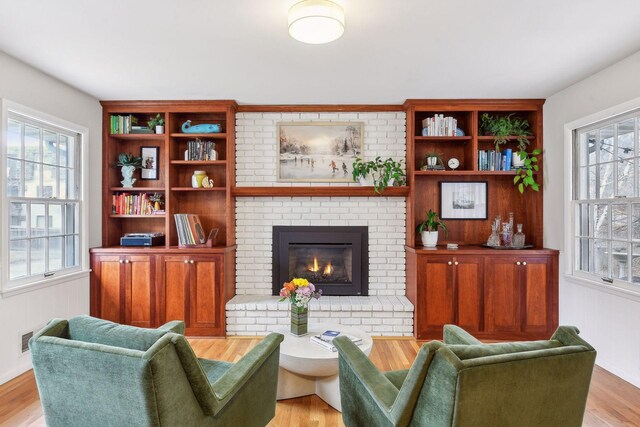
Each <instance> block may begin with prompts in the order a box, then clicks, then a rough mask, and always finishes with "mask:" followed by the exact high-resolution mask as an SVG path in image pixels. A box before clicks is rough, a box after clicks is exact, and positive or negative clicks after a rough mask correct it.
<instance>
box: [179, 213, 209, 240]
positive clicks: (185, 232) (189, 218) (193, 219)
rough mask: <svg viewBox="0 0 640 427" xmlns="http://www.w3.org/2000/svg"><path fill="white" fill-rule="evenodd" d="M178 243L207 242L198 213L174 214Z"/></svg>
mask: <svg viewBox="0 0 640 427" xmlns="http://www.w3.org/2000/svg"><path fill="white" fill-rule="evenodd" d="M174 218H175V220H176V229H177V230H178V243H179V244H180V245H198V244H203V243H206V242H207V236H206V235H205V234H204V229H203V228H202V223H201V222H200V218H199V217H198V215H194V214H175V215H174Z"/></svg>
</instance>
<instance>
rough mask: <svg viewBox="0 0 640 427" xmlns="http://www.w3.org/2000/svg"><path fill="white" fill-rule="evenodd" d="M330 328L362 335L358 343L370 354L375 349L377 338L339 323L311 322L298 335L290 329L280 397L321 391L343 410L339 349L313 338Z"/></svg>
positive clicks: (282, 360) (283, 357) (283, 347)
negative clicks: (317, 342)
mask: <svg viewBox="0 0 640 427" xmlns="http://www.w3.org/2000/svg"><path fill="white" fill-rule="evenodd" d="M326 330H333V331H340V332H341V333H344V334H349V335H354V336H357V337H359V338H362V343H361V344H360V345H359V346H358V347H360V349H361V350H362V351H363V352H364V354H366V355H367V356H368V355H369V353H371V348H372V347H373V340H372V339H371V336H370V335H369V334H367V333H366V332H364V331H362V330H360V329H357V328H353V327H349V326H344V325H338V324H331V323H310V324H309V333H308V334H307V335H304V336H301V337H296V336H294V335H292V334H291V333H290V332H289V329H288V328H287V329H286V330H284V329H280V330H277V331H275V332H280V333H282V334H284V341H282V343H281V344H280V370H279V374H278V400H281V399H291V398H294V397H300V396H308V395H310V394H317V395H318V396H319V397H320V398H321V399H322V400H324V401H325V402H327V403H328V404H329V405H331V406H332V407H334V408H335V409H337V410H338V411H342V406H341V404H340V382H339V379H338V352H337V351H336V352H333V351H330V350H327V349H325V348H323V347H321V346H319V345H317V344H314V343H312V342H311V341H310V338H311V337H312V336H313V335H320V334H321V333H323V332H324V331H326Z"/></svg>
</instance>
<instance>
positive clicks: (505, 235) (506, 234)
mask: <svg viewBox="0 0 640 427" xmlns="http://www.w3.org/2000/svg"><path fill="white" fill-rule="evenodd" d="M512 239H513V231H512V230H511V229H510V228H509V223H508V222H503V223H502V231H501V232H500V240H501V242H500V243H501V246H504V247H507V248H510V247H512V246H513V240H512Z"/></svg>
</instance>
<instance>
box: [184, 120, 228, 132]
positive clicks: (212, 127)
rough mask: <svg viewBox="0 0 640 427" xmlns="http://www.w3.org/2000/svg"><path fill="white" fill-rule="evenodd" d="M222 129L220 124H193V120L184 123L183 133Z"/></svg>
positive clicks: (218, 130)
mask: <svg viewBox="0 0 640 427" xmlns="http://www.w3.org/2000/svg"><path fill="white" fill-rule="evenodd" d="M221 130H222V128H221V127H220V125H219V124H214V125H212V124H200V125H194V126H191V120H187V121H186V122H184V123H183V124H182V132H183V133H219V132H220V131H221Z"/></svg>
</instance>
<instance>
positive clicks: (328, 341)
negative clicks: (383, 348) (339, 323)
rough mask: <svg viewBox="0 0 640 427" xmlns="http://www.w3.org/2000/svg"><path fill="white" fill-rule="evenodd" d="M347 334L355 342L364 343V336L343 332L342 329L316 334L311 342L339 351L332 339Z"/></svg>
mask: <svg viewBox="0 0 640 427" xmlns="http://www.w3.org/2000/svg"><path fill="white" fill-rule="evenodd" d="M340 335H342V336H345V337H347V338H349V339H350V340H351V342H353V343H354V344H357V345H360V344H362V338H359V337H356V336H354V335H349V334H341V333H340V331H324V332H323V333H322V334H320V335H314V336H312V337H311V338H310V340H311V342H312V343H314V344H317V345H319V346H320V347H323V348H325V349H326V350H329V351H338V349H337V348H336V346H335V345H333V343H332V341H333V339H334V338H335V337H337V336H340Z"/></svg>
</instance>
